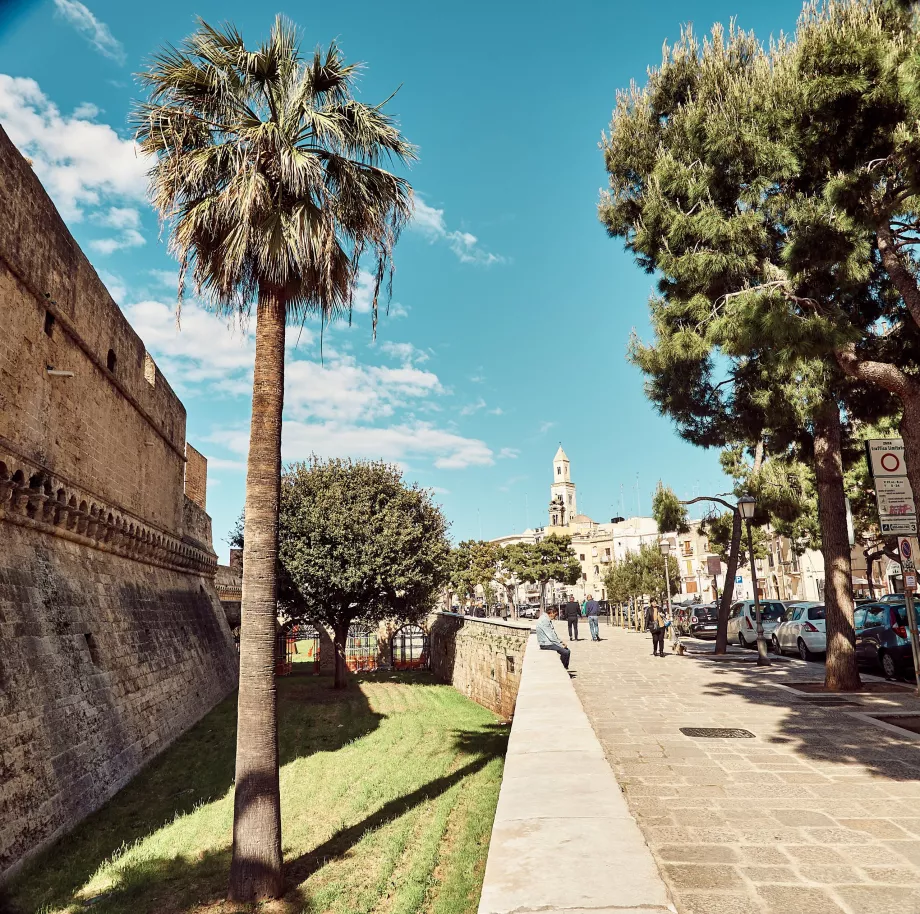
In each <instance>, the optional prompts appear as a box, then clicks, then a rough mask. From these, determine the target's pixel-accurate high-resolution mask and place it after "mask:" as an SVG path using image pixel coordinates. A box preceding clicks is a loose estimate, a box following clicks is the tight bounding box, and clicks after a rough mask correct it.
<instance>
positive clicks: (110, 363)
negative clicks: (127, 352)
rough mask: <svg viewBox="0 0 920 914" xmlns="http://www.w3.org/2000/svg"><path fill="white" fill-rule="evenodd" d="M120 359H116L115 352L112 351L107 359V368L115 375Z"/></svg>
mask: <svg viewBox="0 0 920 914" xmlns="http://www.w3.org/2000/svg"><path fill="white" fill-rule="evenodd" d="M117 361H118V359H117V358H116V357H115V350H114V349H110V350H109V354H108V355H107V356H106V358H105V367H106V368H108V370H109V371H111V372H112V373H113V374H114V372H115V363H116V362H117Z"/></svg>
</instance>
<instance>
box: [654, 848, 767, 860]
mask: <svg viewBox="0 0 920 914" xmlns="http://www.w3.org/2000/svg"><path fill="white" fill-rule="evenodd" d="M742 851H743V849H742ZM656 853H657V854H658V856H659V857H660V858H661V859H662V860H667V861H669V862H672V863H700V862H705V863H735V862H737V861H739V851H737V850H735V848H733V847H731V846H730V845H728V844H694V845H685V844H662V845H661V846H660V847H658V848H656ZM740 859H741V860H743V859H744V857H743V854H742V856H741V858H740ZM783 859H784V860H785V858H783Z"/></svg>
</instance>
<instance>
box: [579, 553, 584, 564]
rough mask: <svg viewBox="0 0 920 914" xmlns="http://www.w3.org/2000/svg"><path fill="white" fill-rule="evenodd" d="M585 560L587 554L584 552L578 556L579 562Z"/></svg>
mask: <svg viewBox="0 0 920 914" xmlns="http://www.w3.org/2000/svg"><path fill="white" fill-rule="evenodd" d="M584 560H585V554H584V553H583V552H582V553H581V554H580V555H579V556H578V561H579V562H583V561H584Z"/></svg>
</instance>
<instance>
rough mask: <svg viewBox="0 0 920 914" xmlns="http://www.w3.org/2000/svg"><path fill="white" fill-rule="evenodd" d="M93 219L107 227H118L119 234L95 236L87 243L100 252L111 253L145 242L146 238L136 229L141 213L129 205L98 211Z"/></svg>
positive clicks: (139, 223)
mask: <svg viewBox="0 0 920 914" xmlns="http://www.w3.org/2000/svg"><path fill="white" fill-rule="evenodd" d="M93 221H94V222H98V223H99V224H100V225H105V226H107V227H108V228H114V229H120V230H121V234H120V235H118V236H117V237H114V238H97V239H95V240H94V241H91V242H90V243H89V246H90V247H91V248H92V249H93V250H94V251H99V253H100V254H111V253H113V252H114V251H121V250H124V249H125V248H138V247H141V246H142V245H144V244H146V243H147V239H146V238H144V236H143V235H142V234H141V233H140V232H139V231H138V229H139V228H140V225H141V214H140V213H139V212H138V211H137V210H136V209H134V207H131V206H112V207H109V209H108V211H107V212H104V213H103V212H99V213H96V214H95V215H94V216H93Z"/></svg>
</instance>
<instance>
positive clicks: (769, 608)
mask: <svg viewBox="0 0 920 914" xmlns="http://www.w3.org/2000/svg"><path fill="white" fill-rule="evenodd" d="M785 619H786V607H785V606H784V605H783V604H782V603H780V601H779V600H761V601H760V620H761V622H762V623H763V633H764V637H765V638H766V639H767V643H768V644H769V643H770V638H771V636H772V634H773V632H774V631H775V630H776V628H777V626H778V625H779V624H780V623H781V622H783V621H785ZM728 640H729V641H737V642H738V644H740V645H741V646H742V647H756V646H757V616H756V613H755V610H754V601H753V600H741V601H740V602H739V603H735V604H734V606H732V608H731V611H730V612H729V614H728Z"/></svg>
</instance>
